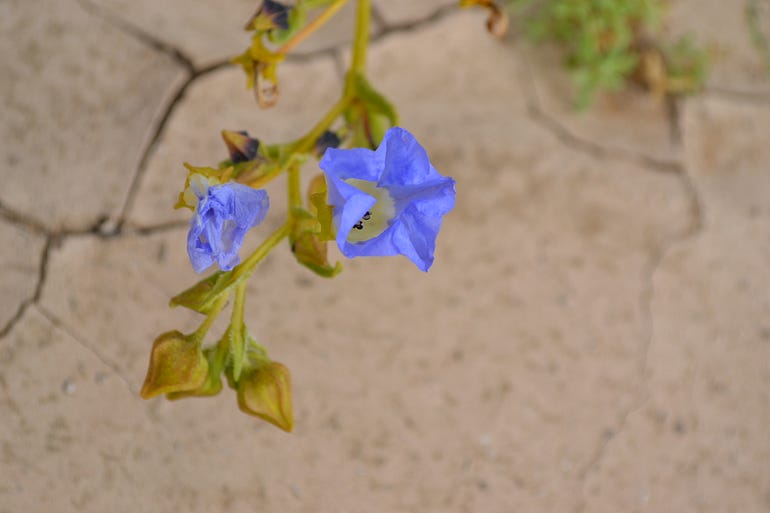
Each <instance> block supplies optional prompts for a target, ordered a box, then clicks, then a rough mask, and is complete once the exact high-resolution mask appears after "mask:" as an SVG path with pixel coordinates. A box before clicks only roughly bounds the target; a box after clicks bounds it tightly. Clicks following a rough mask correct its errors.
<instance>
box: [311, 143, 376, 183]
mask: <svg viewBox="0 0 770 513" xmlns="http://www.w3.org/2000/svg"><path fill="white" fill-rule="evenodd" d="M318 165H319V166H320V167H321V169H323V170H324V172H326V174H327V175H329V176H330V177H331V176H333V177H336V178H339V179H340V180H348V179H350V178H357V179H359V180H368V181H370V182H376V181H377V180H378V179H379V178H380V174H381V173H382V169H383V167H384V165H385V153H384V152H379V151H372V150H369V149H366V148H351V149H343V150H340V149H337V148H329V149H328V150H326V152H324V156H323V158H322V159H321V161H320V162H319V163H318Z"/></svg>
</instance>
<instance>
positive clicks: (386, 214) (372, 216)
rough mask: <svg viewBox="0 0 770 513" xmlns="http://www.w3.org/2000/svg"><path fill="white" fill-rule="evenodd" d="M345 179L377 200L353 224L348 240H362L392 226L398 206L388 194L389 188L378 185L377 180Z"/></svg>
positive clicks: (370, 237)
mask: <svg viewBox="0 0 770 513" xmlns="http://www.w3.org/2000/svg"><path fill="white" fill-rule="evenodd" d="M345 181H346V182H347V183H348V184H350V185H352V186H353V187H355V188H356V189H359V190H362V191H364V192H365V193H367V194H369V195H370V196H374V199H375V200H377V202H376V203H375V204H374V205H373V206H372V208H371V209H370V210H369V211H368V212H366V213H365V214H364V215H363V217H361V219H360V220H359V221H358V222H357V223H356V224H355V225H353V229H352V230H350V233H349V234H348V242H362V241H365V240H369V239H372V238H374V237H376V236H378V235H379V234H381V233H382V232H384V231H385V229H386V228H387V227H388V226H390V220H391V219H393V216H394V215H395V213H396V206H395V204H394V203H393V198H391V197H390V194H388V190H387V189H384V188H381V187H377V184H376V183H375V182H369V181H367V180H358V179H356V178H351V179H350V180H345Z"/></svg>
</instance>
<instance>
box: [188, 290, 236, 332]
mask: <svg viewBox="0 0 770 513" xmlns="http://www.w3.org/2000/svg"><path fill="white" fill-rule="evenodd" d="M227 297H228V294H223V295H222V296H220V297H219V298H218V299H217V300H216V302H214V306H212V307H211V310H209V313H208V314H207V315H206V318H205V319H204V320H203V322H202V323H201V325H200V326H199V327H198V329H197V330H195V332H194V333H193V334H192V336H191V338H192V339H193V340H195V341H196V342H197V343H199V344H200V343H201V342H203V337H205V336H206V333H208V331H209V328H211V325H212V324H213V323H214V321H215V320H216V318H217V316H219V313H220V312H221V311H222V309H223V308H224V307H225V304H227Z"/></svg>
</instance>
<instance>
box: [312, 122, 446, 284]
mask: <svg viewBox="0 0 770 513" xmlns="http://www.w3.org/2000/svg"><path fill="white" fill-rule="evenodd" d="M319 165H320V166H321V169H323V170H324V172H325V173H326V177H327V182H328V188H329V204H330V205H332V206H333V207H334V210H333V215H334V224H335V227H336V229H337V245H338V246H339V248H340V251H342V253H343V254H344V255H345V256H347V257H349V258H353V257H357V256H388V255H399V254H400V255H405V256H406V257H407V258H409V259H410V260H411V261H412V262H414V264H415V265H416V266H417V267H418V268H419V269H420V270H421V271H427V270H428V269H429V268H430V266H431V264H432V263H433V252H434V250H435V247H436V237H437V236H438V232H439V229H440V228H441V220H442V218H443V216H444V214H446V213H447V212H449V211H450V210H452V207H454V203H455V181H454V180H453V179H451V178H449V177H445V176H442V175H440V174H439V172H438V171H436V168H434V167H433V165H431V163H430V161H429V160H428V155H427V153H425V150H424V149H423V147H422V146H420V143H418V142H417V140H416V139H415V138H414V136H413V135H412V134H410V133H409V132H407V131H406V130H404V129H403V128H399V127H394V128H391V129H389V130H388V131H387V132H386V133H385V138H384V139H383V141H382V143H381V144H380V146H379V148H377V150H376V151H372V150H369V149H365V148H353V149H343V150H340V149H333V148H330V149H328V150H326V153H325V154H324V156H323V158H322V159H321V162H320V164H319Z"/></svg>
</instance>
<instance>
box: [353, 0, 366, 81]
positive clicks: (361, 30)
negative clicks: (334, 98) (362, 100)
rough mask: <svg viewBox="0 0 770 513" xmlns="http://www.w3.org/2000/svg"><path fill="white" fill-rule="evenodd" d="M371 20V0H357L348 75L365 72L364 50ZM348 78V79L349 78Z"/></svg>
mask: <svg viewBox="0 0 770 513" xmlns="http://www.w3.org/2000/svg"><path fill="white" fill-rule="evenodd" d="M371 20H372V5H371V0H358V11H357V12H356V34H355V36H354V38H353V57H352V59H351V64H350V71H349V72H348V76H349V77H350V75H355V74H359V75H364V74H366V50H367V48H368V46H369V27H370V25H371ZM349 80H350V79H349Z"/></svg>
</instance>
